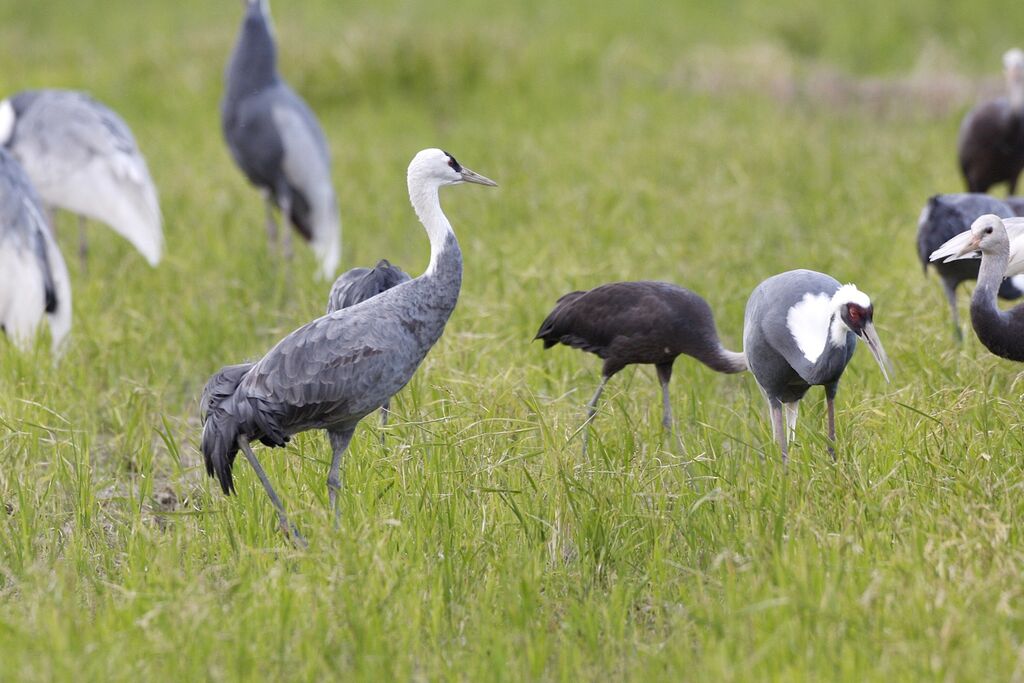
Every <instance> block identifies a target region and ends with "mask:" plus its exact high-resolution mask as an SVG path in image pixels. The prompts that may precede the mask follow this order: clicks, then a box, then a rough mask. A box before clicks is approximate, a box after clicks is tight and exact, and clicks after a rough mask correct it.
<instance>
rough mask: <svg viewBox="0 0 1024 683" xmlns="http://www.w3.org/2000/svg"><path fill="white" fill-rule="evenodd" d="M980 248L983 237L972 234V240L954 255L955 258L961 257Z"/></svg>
mask: <svg viewBox="0 0 1024 683" xmlns="http://www.w3.org/2000/svg"><path fill="white" fill-rule="evenodd" d="M979 249H981V238H980V237H977V236H974V235H972V236H971V241H970V242H968V243H967V244H965V245H964V246H963V248H962V249H961V250H960V251H958V252H956V254H955V255H954V256H953V259H955V258H959V257H961V256H966V255H967V254H970V253H973V252H975V251H978V250H979ZM953 259H948V260H953Z"/></svg>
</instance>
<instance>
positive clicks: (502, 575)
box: [0, 0, 1024, 681]
mask: <svg viewBox="0 0 1024 683" xmlns="http://www.w3.org/2000/svg"><path fill="white" fill-rule="evenodd" d="M274 10H275V18H276V26H277V34H278V39H279V41H280V46H281V69H282V71H283V73H284V74H285V76H286V77H287V78H288V79H289V80H290V81H291V83H292V84H293V86H294V87H295V88H296V89H297V90H298V91H299V92H300V93H302V94H303V95H304V96H305V97H306V98H307V99H308V101H309V102H310V104H311V106H312V107H313V109H314V110H315V111H316V112H317V113H318V115H319V116H320V118H321V121H322V123H323V125H324V128H325V130H326V133H327V136H328V138H329V140H330V142H331V147H332V153H333V157H334V164H335V185H336V188H337V190H338V193H339V203H340V205H341V210H342V220H343V224H344V254H343V266H344V267H345V268H349V267H353V266H356V265H368V264H371V263H372V262H375V261H376V259H378V258H380V257H384V256H386V257H388V258H390V259H391V260H392V261H394V262H395V263H397V264H399V265H401V266H402V267H404V268H406V269H407V270H409V271H411V272H413V273H419V272H420V271H421V270H422V268H424V267H425V264H426V262H427V258H428V256H427V255H428V243H427V240H426V237H425V235H424V234H423V231H422V230H421V228H420V227H419V225H418V224H417V222H416V220H415V217H414V215H413V213H412V211H411V209H410V207H409V203H408V199H407V195H406V188H405V182H404V174H405V167H406V165H407V163H408V161H409V159H410V158H411V157H412V155H413V154H414V153H415V152H416V151H417V150H419V149H421V148H424V147H431V146H440V147H444V148H445V149H447V150H449V151H450V152H452V153H453V154H455V155H456V156H457V157H458V158H459V160H460V161H461V162H463V163H465V164H466V165H467V166H469V167H471V168H473V169H474V170H477V171H479V172H481V173H484V174H486V175H488V176H490V177H492V178H494V179H495V180H496V181H498V183H499V184H500V185H501V187H500V188H498V189H497V190H485V189H481V188H476V187H472V186H468V187H458V188H453V189H448V190H446V191H445V192H444V193H443V195H442V201H443V203H444V205H445V209H446V211H447V214H448V216H449V217H450V219H451V221H452V223H453V225H454V226H455V230H456V232H457V234H458V235H459V237H460V240H461V243H462V246H463V250H464V254H465V261H466V273H465V281H464V285H463V291H462V296H461V299H460V303H459V307H458V309H457V310H456V312H455V315H454V316H453V318H452V319H451V321H450V323H449V325H448V328H447V332H446V333H445V336H444V337H443V338H442V340H441V342H440V343H439V344H438V345H437V347H435V348H434V350H433V351H432V352H431V354H430V355H429V356H428V358H427V360H426V361H425V362H424V364H423V366H422V367H421V368H420V371H419V372H418V373H417V375H416V376H415V377H414V379H413V380H412V382H411V383H410V384H409V386H408V387H406V389H404V390H403V391H402V392H401V393H400V394H399V395H398V397H397V399H396V402H395V404H394V408H395V410H396V418H395V419H394V420H393V424H392V426H391V427H389V428H388V429H387V433H386V439H387V445H386V447H385V448H381V446H380V444H379V441H378V437H379V432H378V429H377V420H376V417H375V416H372V417H371V418H369V419H367V420H366V422H365V423H364V424H363V426H362V427H360V429H359V431H358V432H357V435H356V439H355V440H354V442H353V446H352V448H351V449H350V451H349V456H348V458H347V459H346V461H345V464H344V476H345V490H344V493H343V495H342V499H341V500H342V511H343V522H342V525H341V529H340V530H339V531H337V532H335V531H334V530H333V529H332V525H331V517H330V515H329V510H328V506H327V496H326V487H325V479H326V470H327V463H328V459H329V449H328V446H327V443H326V439H325V438H324V437H323V435H322V434H321V433H307V434H303V435H301V436H299V437H297V438H296V439H294V440H293V443H292V444H291V445H290V446H289V447H288V448H287V449H286V450H276V451H271V450H268V449H257V454H258V455H260V457H261V460H262V462H263V463H264V466H265V467H266V468H267V470H268V473H269V475H270V477H271V479H272V480H273V481H274V482H275V484H276V485H277V488H278V491H279V492H280V493H281V494H282V496H283V497H284V499H285V504H286V505H287V506H288V508H289V511H290V513H291V514H292V516H293V519H294V520H295V521H296V522H297V524H298V525H299V527H300V528H301V529H302V530H303V532H304V533H305V535H306V536H307V538H308V539H309V541H310V547H309V549H308V550H305V551H302V550H297V549H294V548H293V547H291V546H290V545H289V544H288V542H287V541H286V540H285V539H284V538H283V537H282V536H281V535H280V534H279V533H278V531H277V529H276V525H275V517H274V513H273V509H272V508H271V506H270V504H269V502H268V500H267V498H266V496H265V494H264V493H263V491H262V489H261V488H260V486H259V482H258V481H257V479H256V477H255V476H254V475H253V472H252V471H251V469H249V467H248V466H247V465H246V464H245V463H244V462H241V461H240V462H239V463H238V465H237V467H236V482H237V485H238V489H239V495H238V496H237V497H235V498H231V499H228V498H225V497H224V496H222V495H221V493H220V491H219V489H218V488H217V487H216V485H215V484H214V482H212V480H208V479H207V478H206V476H205V473H204V472H203V471H202V463H201V457H200V456H199V454H198V452H197V446H198V440H199V435H200V426H199V420H198V406H197V399H198V395H199V392H200V390H201V388H202V386H203V384H204V383H205V381H206V379H207V378H208V377H209V376H210V374H211V373H213V372H214V371H215V370H216V369H217V368H219V367H220V366H222V365H224V364H227V363H231V362H238V361H241V360H244V359H250V358H255V357H258V356H259V355H261V354H262V353H263V352H264V351H266V350H267V349H268V348H269V347H270V346H271V345H272V344H273V343H274V342H276V341H277V340H278V339H279V338H280V337H281V336H283V335H284V334H285V333H287V332H288V331H290V330H291V329H293V328H294V327H296V326H298V325H300V324H302V323H304V322H306V321H308V320H310V319H311V318H313V317H314V316H316V315H319V314H320V312H321V310H322V309H323V307H324V304H325V301H326V294H327V287H325V285H324V284H323V283H319V282H317V281H315V280H314V278H313V275H312V273H313V270H314V261H313V258H312V256H311V254H310V252H309V250H308V249H306V248H304V247H303V246H302V245H297V257H296V259H295V261H294V264H293V272H292V276H291V280H290V282H289V281H288V279H287V276H286V273H285V268H284V267H283V265H282V264H281V262H280V261H279V260H278V259H277V258H275V256H274V255H273V254H272V253H270V252H269V251H268V247H267V245H266V240H265V238H264V232H263V227H262V226H263V209H262V205H261V202H260V200H259V197H258V195H257V194H256V193H255V192H254V191H253V190H252V189H251V188H249V187H248V186H247V185H246V183H245V182H244V180H243V178H242V176H241V175H240V174H239V173H238V172H237V171H236V169H235V168H234V167H233V166H232V164H231V162H230V159H229V157H228V154H227V151H226V149H225V147H224V145H223V143H222V141H221V138H220V132H219V118H218V101H219V98H220V92H221V87H222V72H223V67H224V63H225V61H226V59H227V56H228V53H229V51H230V49H231V46H232V44H233V42H234V39H235V34H236V30H237V24H238V19H239V16H240V8H239V3H238V2H231V1H228V0H224V1H223V2H217V3H211V2H204V1H202V0H182V1H180V2H174V3H163V2H160V3H158V2H145V3H143V2H132V1H130V0H103V1H102V2H101V1H100V0H59V1H58V0H50V1H48V2H31V3H26V2H15V1H13V0H3V2H0V65H2V67H3V68H2V69H0V85H2V86H3V87H2V88H0V90H2V91H3V92H5V93H7V92H13V91H16V90H20V89H23V88H28V87H41V86H61V87H74V88H80V89H86V90H88V91H90V92H91V93H93V94H94V95H95V96H97V97H98V98H100V99H101V100H103V101H105V102H106V103H108V104H109V105H111V106H112V107H113V108H114V109H116V110H118V111H119V112H120V113H121V114H122V115H123V116H124V117H125V118H126V119H127V120H128V122H129V123H130V125H131V126H132V128H133V129H134V131H135V133H136V136H137V138H138V139H139V142H140V145H141V147H142V149H143V151H144V152H145V154H146V155H147V158H148V160H149V163H150V167H151V170H152V172H153V175H154V178H155V180H156V182H157V185H158V187H159V189H160V192H161V203H162V207H163V212H164V216H165V220H166V226H165V231H166V237H167V255H166V258H165V260H164V262H163V263H161V264H160V266H159V267H158V268H156V269H150V268H149V267H148V266H147V265H146V264H145V262H144V261H143V259H142V258H141V257H140V256H139V255H138V254H136V253H135V252H134V251H132V250H131V248H130V247H129V246H128V244H127V243H126V242H125V241H123V240H121V239H119V238H118V237H117V236H116V235H114V233H113V232H112V231H109V230H106V229H103V228H99V227H94V228H92V229H91V236H92V261H91V265H90V270H89V272H88V273H83V272H81V270H80V269H79V267H78V263H77V260H76V259H75V258H74V255H75V245H76V240H77V236H76V235H77V233H76V228H75V223H74V221H73V219H72V218H71V217H70V216H67V215H63V216H61V217H60V220H59V221H58V223H59V224H58V231H59V234H60V240H61V243H62V245H63V248H64V251H65V255H66V256H67V257H68V261H69V267H70V268H71V269H72V280H73V289H74V328H73V330H72V336H71V338H70V343H69V348H68V351H67V354H66V355H65V357H64V358H63V360H62V362H61V363H60V364H59V365H56V366H54V365H52V364H51V363H50V362H49V356H48V354H47V352H46V344H45V343H40V344H39V348H38V350H37V351H36V352H34V353H28V354H19V353H17V352H16V351H15V350H13V349H12V348H11V347H10V346H9V345H7V344H0V680H4V681H15V680H26V681H31V680H71V679H75V680H178V681H192V680H204V679H212V680H238V679H243V680H246V679H248V680H255V679H270V680H273V679H286V678H288V679H299V680H323V679H325V678H343V679H354V680H382V679H397V680H465V681H481V680H552V679H554V680H565V681H573V680H580V679H592V680H607V679H629V680H669V681H676V680H745V679H774V680H848V681H862V680H910V679H925V680H964V681H967V680H1022V679H1024V583H1022V571H1024V539H1022V537H1021V534H1020V532H1019V528H1020V523H1021V515H1022V512H1024V502H1022V501H1024V496H1022V495H1021V489H1022V487H1024V472H1022V470H1021V461H1022V460H1021V451H1022V436H1021V435H1022V430H1021V424H1020V421H1021V412H1020V403H1021V395H1022V393H1024V382H1022V380H1024V375H1021V374H1020V368H1019V367H1018V366H1016V365H1014V364H1012V363H1009V362H1006V361H1001V360H999V359H996V358H995V357H993V356H991V355H989V354H988V353H987V352H986V351H985V349H984V348H982V347H981V345H980V344H979V343H978V341H977V340H976V339H975V338H974V337H973V334H970V333H968V334H967V335H966V341H965V343H964V345H963V346H962V347H959V348H958V347H956V346H954V345H953V344H952V342H951V334H950V329H949V322H948V312H947V310H946V307H945V303H944V299H943V297H942V294H941V291H940V288H939V286H938V284H937V282H936V279H935V278H934V276H931V277H927V278H926V277H923V276H922V275H921V269H920V266H919V265H918V263H917V261H916V257H915V253H914V246H913V245H914V231H915V227H916V220H917V215H918V212H919V211H920V208H921V206H922V205H923V203H924V201H925V199H926V198H927V197H928V196H929V195H930V194H933V193H935V192H943V191H944V192H950V191H959V189H960V187H961V184H960V179H959V177H958V174H957V170H956V165H955V161H954V140H955V134H956V129H957V125H958V122H959V119H960V117H961V115H962V114H963V112H964V111H965V110H966V108H967V107H968V106H970V104H971V102H972V101H973V100H974V99H975V98H976V97H977V96H978V95H979V93H981V92H986V91H988V89H990V88H991V87H992V86H993V84H995V85H996V86H998V73H999V66H1000V61H999V60H1000V55H1001V54H1002V51H1003V50H1004V49H1005V48H1007V47H1009V46H1011V45H1013V44H1015V41H1018V40H1020V35H1019V27H1020V26H1022V25H1024V6H1022V5H1021V4H1020V3H1010V2H998V3H995V2H994V3H987V4H985V6H983V7H982V6H979V3H975V2H968V1H967V0H956V1H955V2H944V3H938V2H936V3H926V2H922V1H920V0H911V1H910V2H907V3H900V4H899V5H898V6H896V5H894V4H893V3H891V2H883V1H882V0H865V1H864V2H859V3H856V4H848V6H847V5H837V4H835V3H815V2H809V1H807V0H785V1H784V2H779V3H762V2H754V1H745V0H738V1H735V2H727V3H713V4H712V3H707V6H705V3H662V2H651V3H644V4H641V5H640V6H636V5H635V4H634V3H613V2H596V3H595V2H583V1H582V0H570V1H568V2H560V3H547V2H525V3H497V4H496V3H491V2H481V1H479V0H470V1H469V2H463V3H455V2H450V3H442V2H428V3H412V2H408V1H397V0H384V1H383V2H363V1H359V2H355V3H353V2H345V3H338V2H331V1H329V0H303V1H302V2H293V3H287V4H286V3H283V2H280V1H278V2H277V3H276V4H275V6H274ZM993 79H995V80H993ZM795 267H807V268H813V269H817V270H822V271H826V272H829V273H831V274H833V275H834V276H836V277H837V278H839V279H841V280H843V281H853V282H856V283H857V284H858V285H859V286H860V287H861V289H863V290H864V291H866V292H868V293H869V294H871V295H872V297H873V299H874V301H875V306H876V323H877V324H878V327H879V332H880V335H881V337H882V339H883V341H884V342H885V344H886V348H887V350H888V351H889V354H890V356H891V358H892V360H893V362H894V364H895V368H896V374H895V377H894V381H893V382H892V384H889V385H886V384H885V383H884V381H883V379H882V377H881V373H879V372H878V368H877V367H875V365H874V362H873V361H872V359H871V358H870V357H869V354H868V353H867V352H866V351H864V350H862V351H861V352H860V353H858V354H857V356H856V357H855V359H854V361H853V362H852V364H851V366H850V368H849V369H848V371H847V373H846V375H845V377H844V380H843V383H842V386H841V389H840V393H839V399H838V403H837V406H838V430H839V443H840V448H839V461H838V463H836V464H833V463H832V462H831V460H830V459H829V458H828V456H827V454H826V453H825V450H824V440H823V424H824V410H823V400H822V397H821V392H820V390H816V391H814V392H812V394H810V395H809V400H807V401H805V403H804V409H803V414H802V420H801V425H800V428H799V432H798V440H797V441H798V443H797V445H796V446H795V448H794V449H793V451H792V453H791V465H790V466H789V467H788V469H786V470H784V469H783V468H782V467H781V464H780V462H779V458H778V454H777V451H776V449H775V448H773V447H772V445H771V434H770V428H769V425H768V423H767V419H766V413H767V411H766V407H765V405H764V403H763V399H762V398H761V396H760V394H759V393H758V390H757V387H756V385H755V384H754V381H753V378H752V377H751V376H749V375H740V376H722V375H716V374H714V373H713V372H711V371H710V370H708V369H706V368H704V367H702V366H700V365H699V364H697V363H696V362H695V361H692V360H690V359H687V358H685V357H684V358H681V359H680V360H679V362H678V363H677V364H676V374H675V378H674V381H673V401H674V406H675V410H676V415H677V417H678V419H679V422H680V434H681V437H682V440H683V441H684V443H685V448H680V447H679V446H678V445H674V444H672V443H670V442H669V441H668V440H664V439H663V438H662V435H661V432H660V417H661V416H660V401H659V393H658V387H657V383H656V381H655V379H654V373H653V372H652V371H651V369H650V368H641V369H629V370H627V371H625V372H623V373H622V374H621V375H620V376H618V377H616V378H615V379H614V380H613V382H612V383H611V384H610V385H609V390H608V391H607V392H606V394H605V396H606V399H605V401H604V403H603V407H602V410H601V411H600V414H599V416H598V419H597V421H596V423H595V426H594V432H593V442H592V451H591V453H590V455H589V456H588V457H587V458H583V457H582V456H581V454H580V440H579V437H578V435H577V434H576V430H577V428H578V427H579V425H580V422H581V418H582V404H583V402H584V401H585V400H586V398H587V397H588V396H589V394H590V393H591V392H592V391H593V388H594V386H595V385H596V382H597V380H598V371H599V362H598V361H597V359H595V358H593V357H591V356H585V355H583V354H581V353H579V352H576V351H570V350H568V349H564V348H559V349H555V350H552V351H549V352H542V351H541V348H540V345H539V344H531V343H530V339H531V338H532V336H533V334H534V333H535V331H536V328H537V326H538V325H539V323H540V321H541V320H542V319H543V317H544V315H545V314H546V313H547V311H548V310H549V309H550V307H551V305H552V304H553V303H554V301H555V299H556V298H557V297H558V296H559V295H561V294H562V293H564V292H566V291H569V290H570V289H576V288H589V287H591V286H594V285H596V284H599V283H602V282H606V281H611V280H621V279H664V280H670V281H672V282H676V283H678V284H681V285H684V286H687V287H690V288H692V289H694V290H695V291H697V292H699V293H700V294H702V295H703V296H705V297H706V298H707V299H708V301H709V302H710V303H711V305H712V307H713V308H714V310H715V312H716V316H717V319H718V324H719V328H720V331H721V333H722V336H723V337H724V339H725V341H726V343H727V345H729V346H730V347H732V348H737V347H738V346H739V345H740V336H741V327H742V316H743V307H744V305H745V302H746V298H747V295H748V294H749V293H750V291H751V290H752V289H753V287H754V286H755V285H756V284H757V283H758V282H760V281H761V280H763V279H764V278H766V277H768V276H769V275H772V274H774V273H777V272H780V271H783V270H787V269H790V268H795ZM962 296H963V297H964V298H962V300H961V301H962V304H963V305H964V310H966V295H962Z"/></svg>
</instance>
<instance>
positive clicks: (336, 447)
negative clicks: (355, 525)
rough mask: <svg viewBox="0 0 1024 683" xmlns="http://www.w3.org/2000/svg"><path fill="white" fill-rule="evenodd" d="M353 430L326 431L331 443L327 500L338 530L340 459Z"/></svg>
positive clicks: (339, 518) (339, 517)
mask: <svg viewBox="0 0 1024 683" xmlns="http://www.w3.org/2000/svg"><path fill="white" fill-rule="evenodd" d="M355 431H356V430H355V429H354V428H353V429H345V430H342V431H328V432H327V438H328V439H330V442H331V451H332V455H331V471H330V472H328V474H327V498H328V499H329V500H330V501H331V509H332V510H334V528H335V529H337V528H338V523H339V522H340V521H341V508H340V507H339V506H338V491H340V490H341V457H342V456H343V455H345V451H346V450H348V445H349V443H350V442H351V441H352V435H353V434H354V433H355Z"/></svg>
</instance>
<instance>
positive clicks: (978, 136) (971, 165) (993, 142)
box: [957, 48, 1024, 194]
mask: <svg viewBox="0 0 1024 683" xmlns="http://www.w3.org/2000/svg"><path fill="white" fill-rule="evenodd" d="M1003 68H1004V72H1005V75H1006V87H1007V96H1006V97H999V98H996V99H994V100H989V101H988V102H983V103H982V104H979V105H978V106H977V107H975V108H974V109H972V110H971V111H970V112H968V113H967V116H965V117H964V120H963V123H961V124H960V137H959V140H958V143H957V152H958V155H959V157H960V170H961V171H962V172H963V174H964V181H965V182H966V183H967V191H968V192H988V190H989V188H990V187H992V186H993V185H998V184H999V183H1007V184H1008V185H1009V188H1010V189H1009V192H1008V194H1013V193H1014V192H1016V190H1017V178H1018V177H1020V173H1021V171H1022V170H1024V52H1021V51H1020V50H1018V49H1016V48H1014V49H1013V50H1008V51H1007V52H1006V54H1004V55H1003Z"/></svg>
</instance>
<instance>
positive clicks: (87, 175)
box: [0, 90, 164, 267]
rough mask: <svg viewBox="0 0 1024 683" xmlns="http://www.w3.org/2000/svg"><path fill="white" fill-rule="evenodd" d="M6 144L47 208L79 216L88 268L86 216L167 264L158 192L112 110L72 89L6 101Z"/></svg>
mask: <svg viewBox="0 0 1024 683" xmlns="http://www.w3.org/2000/svg"><path fill="white" fill-rule="evenodd" d="M0 144H3V145H4V146H5V147H6V148H7V149H8V150H9V151H10V152H11V154H13V155H14V158H15V159H17V160H18V161H19V162H21V165H22V166H23V167H24V169H25V173H27V174H28V177H29V178H30V179H31V180H32V185H33V186H34V187H35V188H36V191H37V192H38V193H39V196H40V197H42V199H43V201H44V202H46V204H47V205H49V206H51V207H57V208H61V209H66V210H68V211H71V212H72V213H76V214H78V220H79V244H78V255H79V258H80V260H81V263H82V266H83V267H84V266H85V264H86V258H87V254H88V248H89V247H88V241H87V239H86V235H85V219H86V217H88V218H93V219H95V220H98V221H100V222H102V223H106V224H107V225H109V226H110V227H111V228H113V229H114V230H115V231H116V232H117V233H118V234H120V235H121V236H122V237H124V238H125V239H126V240H128V241H129V242H131V243H132V245H133V246H134V247H135V248H136V249H138V250H139V252H140V253H141V254H142V256H143V257H144V258H145V259H146V261H148V262H149V265H151V266H155V265H156V264H157V263H159V262H160V256H161V254H162V252H163V246H164V235H163V228H162V219H161V217H160V204H159V201H158V200H157V193H156V186H155V185H154V184H153V179H152V178H151V177H150V175H149V168H148V167H147V166H146V160H145V158H143V156H142V152H140V151H139V146H138V145H137V144H136V142H135V138H134V137H133V136H132V132H131V130H130V129H129V128H128V125H127V124H126V123H125V122H124V121H123V120H122V119H121V117H120V116H118V115H117V114H115V113H114V112H113V111H111V110H110V109H109V108H108V107H106V106H104V105H102V104H100V103H99V102H97V101H96V100H94V99H92V98H91V97H89V96H88V95H86V94H84V93H80V92H75V91H72V90H26V91H24V92H20V93H18V94H17V95H14V96H12V97H9V98H7V99H6V100H3V101H2V102H0Z"/></svg>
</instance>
